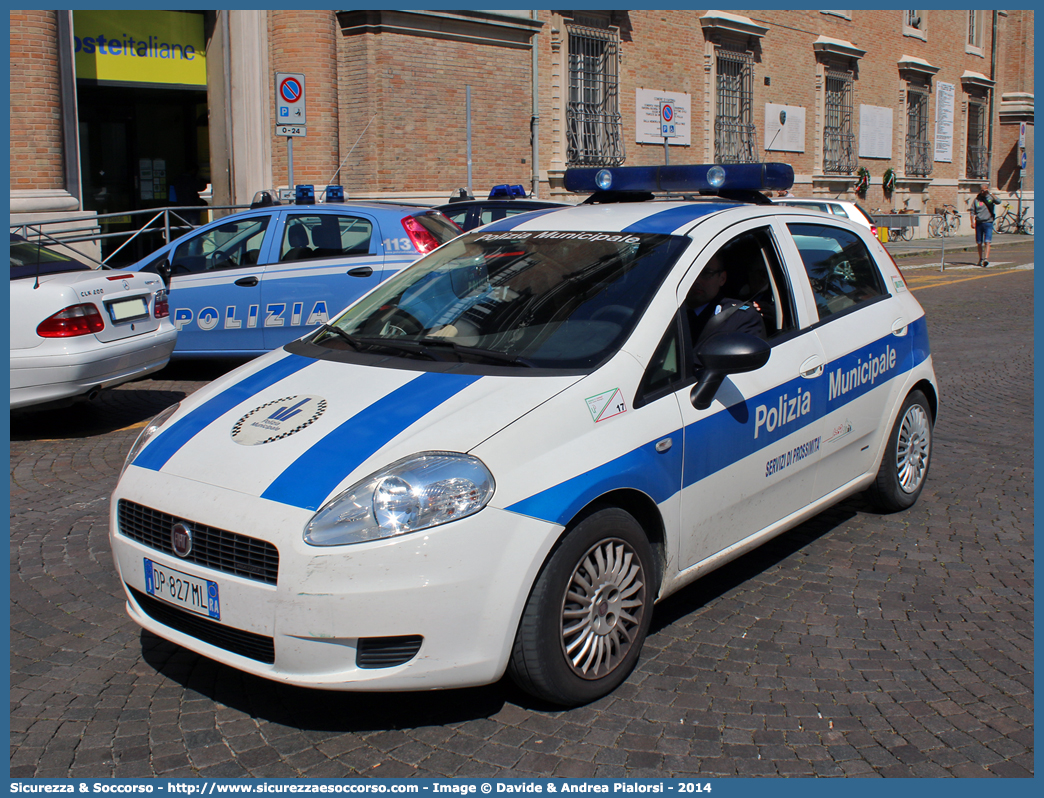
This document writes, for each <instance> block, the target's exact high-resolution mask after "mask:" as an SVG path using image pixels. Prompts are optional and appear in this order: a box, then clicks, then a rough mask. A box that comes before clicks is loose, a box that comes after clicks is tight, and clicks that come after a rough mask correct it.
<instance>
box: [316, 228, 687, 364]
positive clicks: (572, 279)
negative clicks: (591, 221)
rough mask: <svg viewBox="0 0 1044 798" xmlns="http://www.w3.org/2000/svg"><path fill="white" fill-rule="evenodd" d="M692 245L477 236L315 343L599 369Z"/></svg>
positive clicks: (605, 236) (640, 238) (349, 314)
mask: <svg viewBox="0 0 1044 798" xmlns="http://www.w3.org/2000/svg"><path fill="white" fill-rule="evenodd" d="M688 244H689V239H688V238H685V237H678V236H668V235H658V234H657V235H651V234H637V233H635V234H631V233H596V232H590V233H587V232H550V231H549V232H519V231H512V232H508V233H481V232H479V233H472V234H470V235H465V236H461V237H460V238H458V239H456V240H455V241H452V242H450V243H449V244H446V245H445V246H443V247H442V248H441V249H439V250H438V251H436V252H433V253H432V254H431V255H429V256H428V257H426V258H422V259H421V260H419V261H417V263H415V264H414V265H413V266H411V267H409V268H407V269H404V270H403V271H402V272H400V273H399V274H397V275H396V276H395V277H393V278H391V279H390V280H388V281H387V282H386V283H384V284H383V285H381V286H380V287H379V288H377V289H376V290H375V291H374V292H373V293H371V294H370V295H368V296H367V297H364V298H363V299H362V300H360V301H359V302H358V303H357V304H356V305H354V306H352V307H351V308H349V309H348V310H347V311H345V313H344V314H342V315H341V316H340V317H339V318H338V319H336V320H335V321H334V322H333V323H332V324H331V325H329V326H328V327H326V328H321V329H320V331H319V332H318V333H317V334H316V335H315V336H314V337H313V339H312V343H315V344H320V345H322V346H327V347H330V348H335V349H342V348H343V349H352V348H355V349H358V350H360V351H381V350H388V351H392V352H394V353H395V354H401V355H403V356H415V357H423V358H426V359H432V360H451V359H456V360H462V361H463V360H466V361H468V362H496V363H507V364H510V365H520V366H533V367H539V368H552V369H554V368H559V369H561V368H567V369H577V368H590V367H593V366H595V365H598V364H599V363H601V362H603V361H604V360H605V359H606V358H607V357H609V356H610V355H611V354H612V353H613V352H615V351H616V350H617V349H619V347H620V346H621V345H622V344H623V342H624V341H625V340H626V338H627V336H628V335H629V334H630V332H631V330H632V329H633V328H634V325H635V324H636V323H637V321H638V319H639V318H641V315H642V313H643V311H644V310H645V307H646V306H647V305H648V303H649V301H650V300H651V298H652V296H653V294H654V293H655V292H656V290H657V288H659V286H660V284H661V283H662V282H663V279H664V277H665V276H666V274H667V272H668V271H669V270H670V268H671V266H673V264H674V262H675V261H676V260H677V258H678V256H679V255H680V254H681V253H682V251H684V249H685V248H686V246H687V245H688Z"/></svg>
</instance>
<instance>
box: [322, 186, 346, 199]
mask: <svg viewBox="0 0 1044 798" xmlns="http://www.w3.org/2000/svg"><path fill="white" fill-rule="evenodd" d="M326 201H327V202H344V186H327V187H326Z"/></svg>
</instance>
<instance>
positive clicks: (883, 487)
mask: <svg viewBox="0 0 1044 798" xmlns="http://www.w3.org/2000/svg"><path fill="white" fill-rule="evenodd" d="M931 455H932V410H931V407H930V406H929V404H928V399H927V398H926V397H925V395H924V394H923V393H922V392H921V391H912V392H911V393H910V394H909V396H907V397H906V401H905V402H903V406H902V409H901V410H900V411H899V416H898V417H897V418H896V420H895V424H894V425H893V426H892V431H891V433H890V434H889V436H888V443H887V444H886V446H885V453H884V457H883V458H882V459H881V466H880V468H879V469H878V472H877V479H876V480H875V481H874V483H873V484H872V485H871V486H870V489H869V495H870V499H871V501H872V502H873V504H874V505H875V506H876V507H877V508H878V509H879V510H881V511H883V512H886V513H894V512H899V511H900V510H905V509H907V508H908V507H912V506H913V504H914V503H915V502H916V501H917V497H918V496H920V495H921V490H922V489H923V488H924V483H925V481H926V480H927V479H928V466H929V465H930V464H931Z"/></svg>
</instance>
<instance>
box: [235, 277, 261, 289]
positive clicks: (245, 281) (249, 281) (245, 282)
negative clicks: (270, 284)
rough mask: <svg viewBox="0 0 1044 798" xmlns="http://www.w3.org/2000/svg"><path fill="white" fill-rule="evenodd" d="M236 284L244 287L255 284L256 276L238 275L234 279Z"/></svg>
mask: <svg viewBox="0 0 1044 798" xmlns="http://www.w3.org/2000/svg"><path fill="white" fill-rule="evenodd" d="M236 285H241V286H243V287H244V288H249V287H250V286H253V285H257V278H256V277H240V278H239V279H238V280H236Z"/></svg>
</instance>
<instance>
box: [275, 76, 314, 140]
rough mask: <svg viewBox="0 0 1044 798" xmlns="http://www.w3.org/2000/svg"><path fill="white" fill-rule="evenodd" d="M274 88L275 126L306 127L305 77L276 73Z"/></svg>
mask: <svg viewBox="0 0 1044 798" xmlns="http://www.w3.org/2000/svg"><path fill="white" fill-rule="evenodd" d="M275 87H276V120H275V121H276V125H279V126H284V125H291V126H293V127H302V126H304V125H306V124H307V123H308V119H307V115H306V113H305V76H304V75H301V74H297V73H293V72H276V76H275Z"/></svg>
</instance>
